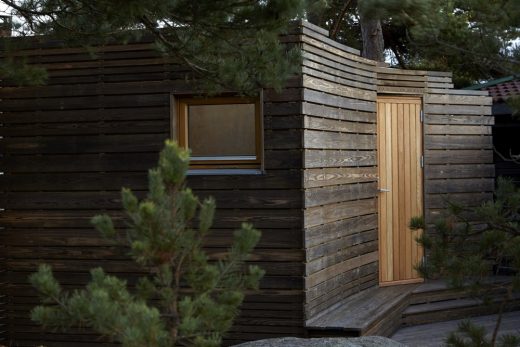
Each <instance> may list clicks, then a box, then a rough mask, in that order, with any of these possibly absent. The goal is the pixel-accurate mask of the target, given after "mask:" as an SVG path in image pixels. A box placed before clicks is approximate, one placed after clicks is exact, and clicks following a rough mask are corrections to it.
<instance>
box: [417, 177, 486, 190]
mask: <svg viewBox="0 0 520 347" xmlns="http://www.w3.org/2000/svg"><path fill="white" fill-rule="evenodd" d="M494 188H495V182H494V179H493V178H461V179H449V180H428V181H427V182H426V184H425V187H424V191H425V192H426V193H428V194H430V193H435V194H442V193H465V192H492V191H493V190H494Z"/></svg>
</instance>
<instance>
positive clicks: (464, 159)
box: [424, 150, 493, 165]
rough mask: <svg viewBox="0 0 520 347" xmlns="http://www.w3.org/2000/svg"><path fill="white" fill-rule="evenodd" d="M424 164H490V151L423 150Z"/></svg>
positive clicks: (491, 159)
mask: <svg viewBox="0 0 520 347" xmlns="http://www.w3.org/2000/svg"><path fill="white" fill-rule="evenodd" d="M424 160H425V162H426V164H427V165H428V164H490V163H493V151H491V150H425V151H424Z"/></svg>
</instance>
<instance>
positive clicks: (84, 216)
mask: <svg viewBox="0 0 520 347" xmlns="http://www.w3.org/2000/svg"><path fill="white" fill-rule="evenodd" d="M97 213H98V211H95V210H94V211H83V210H74V211H67V210H60V211H34V210H26V211H7V210H6V211H4V212H3V213H2V214H0V223H2V224H3V225H4V226H5V227H9V228H89V227H91V224H90V219H91V218H92V217H93V216H94V215H95V214H97ZM110 215H111V216H112V218H113V219H114V223H115V225H116V226H118V227H124V217H123V216H122V214H121V212H116V211H111V212H110ZM244 222H245V223H251V224H253V225H254V226H255V227H257V228H288V229H291V228H299V227H301V226H302V218H301V212H300V211H298V210H296V209H294V210H286V209H281V210H276V209H272V210H270V211H268V212H267V211H261V210H254V209H249V210H245V209H242V210H235V209H230V210H223V209H220V210H218V211H217V214H216V218H215V222H214V224H213V227H214V228H218V229H220V228H226V229H227V228H239V227H240V225H241V224H242V223H244Z"/></svg>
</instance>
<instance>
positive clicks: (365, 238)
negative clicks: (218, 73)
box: [305, 230, 378, 275]
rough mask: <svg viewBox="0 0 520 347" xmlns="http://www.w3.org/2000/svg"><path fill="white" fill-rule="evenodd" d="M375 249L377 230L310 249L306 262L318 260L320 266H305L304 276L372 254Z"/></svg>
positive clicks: (307, 252) (307, 251)
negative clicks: (347, 260)
mask: <svg viewBox="0 0 520 347" xmlns="http://www.w3.org/2000/svg"><path fill="white" fill-rule="evenodd" d="M357 246H359V247H357ZM377 248H378V247H377V230H369V231H365V232H362V233H357V234H353V235H350V236H347V237H343V238H340V239H336V240H333V241H331V242H326V243H322V244H319V245H317V246H315V247H310V248H308V249H307V250H306V253H305V254H306V261H307V262H308V263H309V262H313V261H315V260H319V264H320V265H312V264H307V272H306V274H307V275H310V274H312V273H314V272H316V271H319V270H321V269H324V268H326V267H329V266H330V265H334V264H337V263H339V262H341V261H343V260H346V259H350V258H352V257H356V256H358V255H361V254H365V253H369V252H372V251H374V250H376V249H377ZM316 264H317V263H316Z"/></svg>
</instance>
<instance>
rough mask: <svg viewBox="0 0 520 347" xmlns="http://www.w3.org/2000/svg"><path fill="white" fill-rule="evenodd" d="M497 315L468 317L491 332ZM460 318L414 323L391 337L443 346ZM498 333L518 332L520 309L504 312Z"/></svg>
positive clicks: (417, 346)
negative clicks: (430, 322)
mask: <svg viewBox="0 0 520 347" xmlns="http://www.w3.org/2000/svg"><path fill="white" fill-rule="evenodd" d="M496 318H497V315H488V316H479V317H473V318H470V320H471V321H472V322H474V323H475V324H478V325H482V326H485V327H486V330H487V331H488V332H489V333H491V332H492V330H493V327H494V324H495V322H496ZM460 321H461V320H460V319H458V320H450V321H445V322H439V323H432V324H423V325H416V326H411V327H406V328H402V329H399V330H398V331H397V332H396V333H395V334H394V335H392V336H391V338H392V339H394V340H396V341H398V342H401V343H403V344H405V345H408V346H415V347H437V346H443V341H444V340H445V339H446V337H447V336H448V334H449V333H450V332H452V331H454V330H455V329H457V324H458V323H459V322H460ZM500 334H520V311H514V312H507V313H504V317H503V321H502V326H501V330H500Z"/></svg>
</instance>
